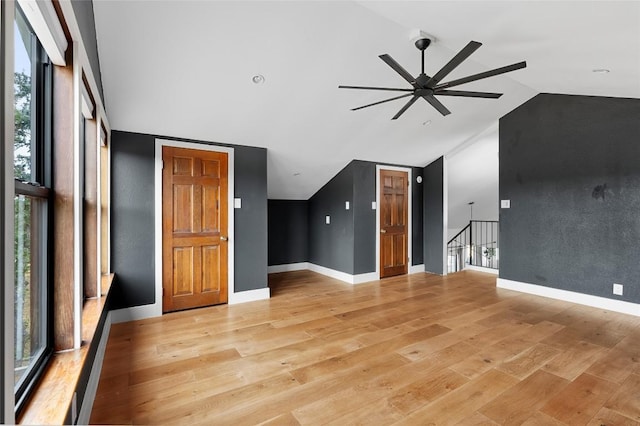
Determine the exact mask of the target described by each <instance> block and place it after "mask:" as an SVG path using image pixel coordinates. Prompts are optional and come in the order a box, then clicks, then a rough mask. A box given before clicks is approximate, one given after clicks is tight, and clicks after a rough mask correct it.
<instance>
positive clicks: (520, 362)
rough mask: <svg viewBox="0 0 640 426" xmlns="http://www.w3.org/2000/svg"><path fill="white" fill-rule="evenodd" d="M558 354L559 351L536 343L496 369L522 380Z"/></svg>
mask: <svg viewBox="0 0 640 426" xmlns="http://www.w3.org/2000/svg"><path fill="white" fill-rule="evenodd" d="M559 353H560V350H559V349H556V348H553V347H551V346H548V345H545V344H542V343H538V344H536V345H535V346H533V347H531V348H529V349H527V350H526V351H523V352H521V353H519V354H518V355H516V356H514V357H512V358H510V359H508V360H506V361H505V362H503V363H502V364H500V365H499V366H498V369H499V370H501V371H504V372H505V373H507V374H511V375H512V376H515V377H518V378H519V379H524V378H525V377H527V376H528V375H529V374H531V373H533V372H534V371H535V370H536V369H538V368H540V367H541V366H543V365H545V363H547V362H548V361H549V360H551V359H553V358H554V357H555V356H557V355H558V354H559Z"/></svg>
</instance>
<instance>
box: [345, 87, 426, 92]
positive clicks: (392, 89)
mask: <svg viewBox="0 0 640 426" xmlns="http://www.w3.org/2000/svg"><path fill="white" fill-rule="evenodd" d="M338 89H365V90H391V91H394V92H413V89H399V88H394V87H369V86H338Z"/></svg>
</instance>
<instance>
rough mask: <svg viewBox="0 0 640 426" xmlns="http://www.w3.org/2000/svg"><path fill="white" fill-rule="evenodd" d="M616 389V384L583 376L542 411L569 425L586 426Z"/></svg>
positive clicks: (550, 401) (587, 375)
mask: <svg viewBox="0 0 640 426" xmlns="http://www.w3.org/2000/svg"><path fill="white" fill-rule="evenodd" d="M616 388H617V386H616V384H615V383H612V382H609V381H606V380H603V379H600V378H598V377H595V376H592V375H590V374H582V375H580V377H578V378H577V379H576V380H574V381H573V382H571V383H570V384H569V385H567V386H566V387H565V388H564V389H562V391H560V393H559V394H557V395H556V396H555V397H553V398H552V399H551V400H549V402H547V404H545V406H544V407H542V409H541V410H540V411H542V412H543V413H545V414H548V415H549V416H551V417H553V418H555V419H557V420H560V421H561V422H564V423H566V424H569V425H578V424H580V425H584V424H587V423H588V422H589V421H590V420H591V418H592V417H593V416H594V415H595V414H596V413H597V412H598V411H600V409H601V408H602V407H603V406H604V404H605V402H606V401H607V400H608V399H609V398H610V397H611V395H612V394H613V393H614V391H615V389H616Z"/></svg>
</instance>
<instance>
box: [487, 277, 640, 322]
mask: <svg viewBox="0 0 640 426" xmlns="http://www.w3.org/2000/svg"><path fill="white" fill-rule="evenodd" d="M496 287H498V288H504V289H507V290H515V291H519V292H522V293H528V294H535V295H536V296H542V297H548V298H551V299H557V300H563V301H565V302H571V303H577V304H579V305H586V306H591V307H593V308H598V309H604V310H607V311H613V312H620V313H623V314H627V315H634V316H637V317H640V304H637V303H631V302H625V301H623V300H615V299H607V298H606V297H600V296H592V295H590V294H582V293H576V292H574V291H568V290H560V289H557V288H551V287H545V286H541V285H536V284H528V283H522V282H519V281H512V280H507V279H504V278H498V279H497V282H496Z"/></svg>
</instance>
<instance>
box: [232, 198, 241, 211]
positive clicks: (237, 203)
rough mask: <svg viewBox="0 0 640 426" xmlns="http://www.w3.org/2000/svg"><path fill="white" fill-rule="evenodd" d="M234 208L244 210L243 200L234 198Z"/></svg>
mask: <svg viewBox="0 0 640 426" xmlns="http://www.w3.org/2000/svg"><path fill="white" fill-rule="evenodd" d="M233 208H234V209H241V208H242V198H234V199H233Z"/></svg>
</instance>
